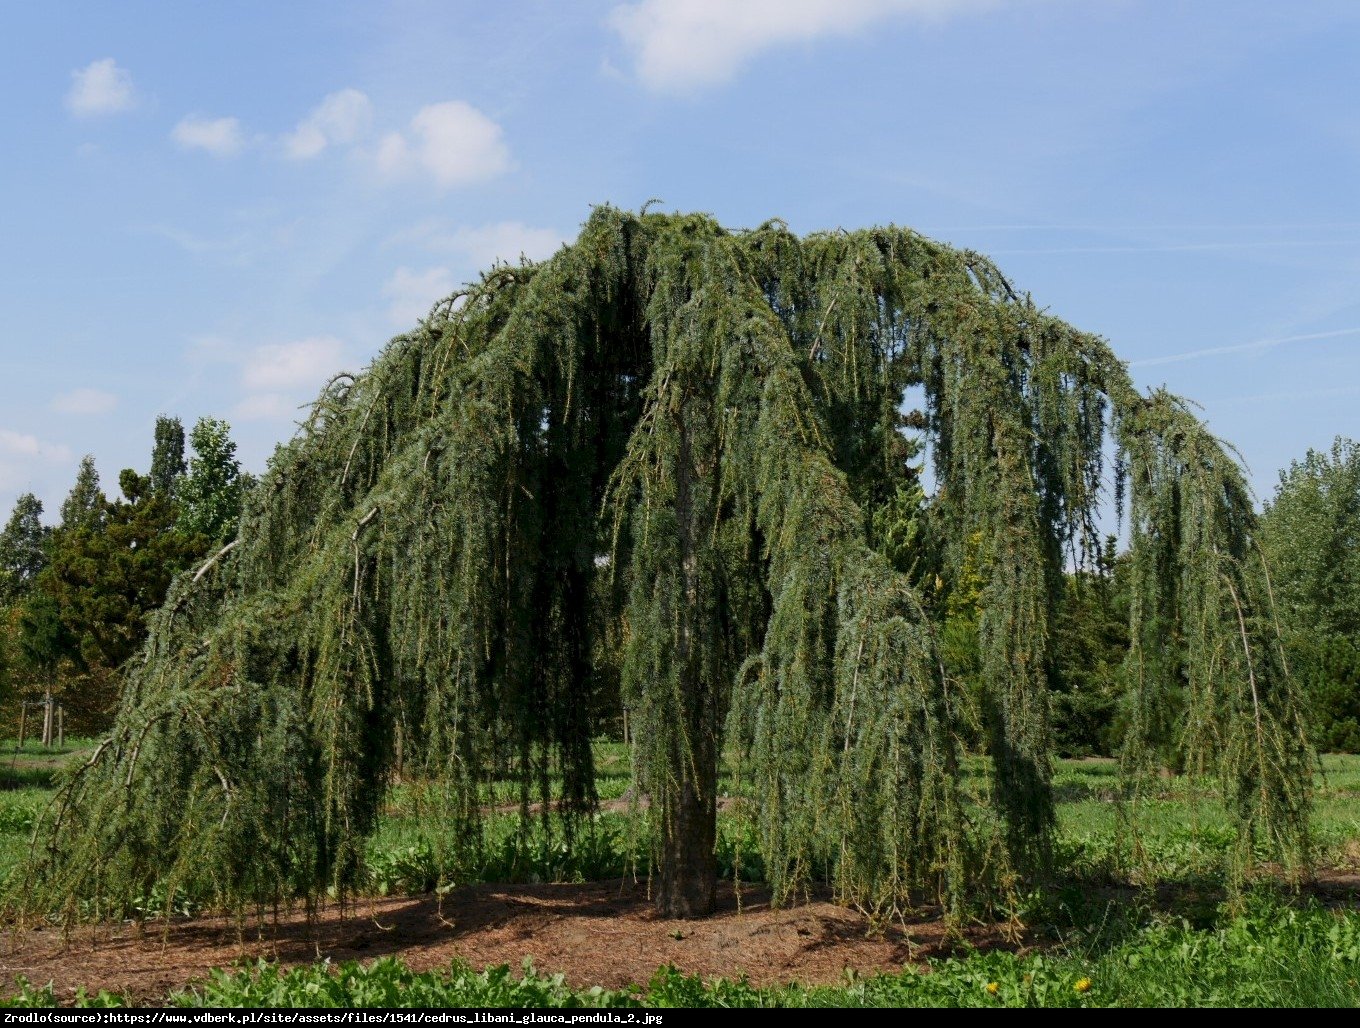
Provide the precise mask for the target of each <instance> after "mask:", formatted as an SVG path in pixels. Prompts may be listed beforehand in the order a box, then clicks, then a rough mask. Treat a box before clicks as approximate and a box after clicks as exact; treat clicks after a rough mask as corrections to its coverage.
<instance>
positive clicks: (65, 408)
mask: <svg viewBox="0 0 1360 1028" xmlns="http://www.w3.org/2000/svg"><path fill="white" fill-rule="evenodd" d="M117 406H118V397H116V396H114V395H113V394H112V393H106V392H104V390H102V389H72V390H71V391H70V392H69V393H61V394H60V395H58V396H54V397H53V398H52V409H53V410H54V411H56V412H57V413H58V414H77V415H83V414H108V413H109V412H110V411H112V410H113V409H114V408H115V407H117Z"/></svg>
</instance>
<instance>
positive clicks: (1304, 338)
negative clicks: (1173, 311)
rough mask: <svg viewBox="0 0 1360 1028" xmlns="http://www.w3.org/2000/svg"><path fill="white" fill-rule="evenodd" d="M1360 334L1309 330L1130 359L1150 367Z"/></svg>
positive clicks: (1356, 331) (1357, 331)
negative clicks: (1231, 344) (1298, 333)
mask: <svg viewBox="0 0 1360 1028" xmlns="http://www.w3.org/2000/svg"><path fill="white" fill-rule="evenodd" d="M1355 335H1360V328H1338V329H1335V330H1333V331H1331V332H1308V333H1305V334H1304V335H1298V336H1280V337H1278V338H1275V339H1257V340H1256V341H1254V342H1250V343H1236V344H1234V345H1233V346H1211V347H1209V348H1208V349H1206V350H1187V351H1186V352H1185V353H1170V354H1167V355H1166V356H1164V357H1148V358H1147V359H1145V360H1140V361H1129V367H1131V368H1150V367H1152V366H1154V365H1157V364H1179V363H1180V362H1181V361H1192V360H1198V359H1199V358H1200V357H1219V356H1223V355H1225V354H1229V353H1249V352H1250V351H1252V350H1269V349H1271V348H1272V347H1276V346H1283V345H1285V344H1287V343H1304V342H1308V341H1310V340H1314V339H1337V338H1339V337H1341V336H1355Z"/></svg>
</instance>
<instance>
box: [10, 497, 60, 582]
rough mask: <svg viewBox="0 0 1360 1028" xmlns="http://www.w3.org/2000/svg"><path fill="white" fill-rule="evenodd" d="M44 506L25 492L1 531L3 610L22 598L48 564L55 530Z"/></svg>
mask: <svg viewBox="0 0 1360 1028" xmlns="http://www.w3.org/2000/svg"><path fill="white" fill-rule="evenodd" d="M42 513H43V505H42V501H41V500H39V499H38V498H37V497H36V496H34V495H33V494H32V493H24V494H23V495H22V496H20V497H19V499H18V501H17V502H16V503H15V504H14V511H13V512H12V513H11V514H10V517H9V520H8V521H7V522H5V527H4V529H3V531H0V609H3V608H5V607H9V606H11V605H13V604H15V603H17V602H18V601H19V600H22V599H23V598H24V597H25V596H26V595H27V594H28V591H29V590H30V589H32V588H33V582H34V581H35V580H36V579H37V577H38V573H39V572H41V571H42V569H43V568H44V567H46V566H47V544H48V540H49V537H50V536H51V534H52V530H51V529H50V528H48V527H47V526H46V525H44V524H43V523H42Z"/></svg>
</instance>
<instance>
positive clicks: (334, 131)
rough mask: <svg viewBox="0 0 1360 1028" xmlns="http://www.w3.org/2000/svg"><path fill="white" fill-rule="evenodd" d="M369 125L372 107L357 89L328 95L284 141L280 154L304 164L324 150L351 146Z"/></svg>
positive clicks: (342, 90)
mask: <svg viewBox="0 0 1360 1028" xmlns="http://www.w3.org/2000/svg"><path fill="white" fill-rule="evenodd" d="M372 122H373V104H372V102H371V101H370V100H369V99H368V97H367V96H366V95H365V94H363V93H361V92H360V91H359V90H357V89H341V90H339V91H338V92H335V93H331V94H330V95H329V96H327V97H326V98H325V99H324V100H322V101H321V103H320V104H318V105H317V107H316V108H315V109H314V110H313V111H312V112H311V113H310V114H309V115H307V117H305V118H303V119H302V121H300V122H299V123H298V126H297V128H296V129H294V130H293V131H292V132H291V133H289V135H288V136H287V137H286V138H285V139H284V141H283V143H284V152H285V153H286V154H287V155H288V156H289V157H291V158H293V159H294V160H308V159H310V158H312V157H316V156H318V155H319V154H320V153H322V151H324V150H325V149H326V148H327V147H330V146H336V145H342V144H350V143H355V142H357V141H358V140H359V139H361V138H362V137H363V136H364V134H365V133H366V132H368V129H369V126H370V125H371V124H372Z"/></svg>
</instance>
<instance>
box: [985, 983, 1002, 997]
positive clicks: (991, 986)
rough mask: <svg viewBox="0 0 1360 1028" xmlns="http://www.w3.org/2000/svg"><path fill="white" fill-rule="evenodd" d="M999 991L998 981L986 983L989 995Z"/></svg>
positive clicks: (999, 984)
mask: <svg viewBox="0 0 1360 1028" xmlns="http://www.w3.org/2000/svg"><path fill="white" fill-rule="evenodd" d="M1000 991H1001V983H1000V982H988V983H987V992H988V993H990V994H991V995H993V996H995V995H996V994H997V993H998V992H1000Z"/></svg>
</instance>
